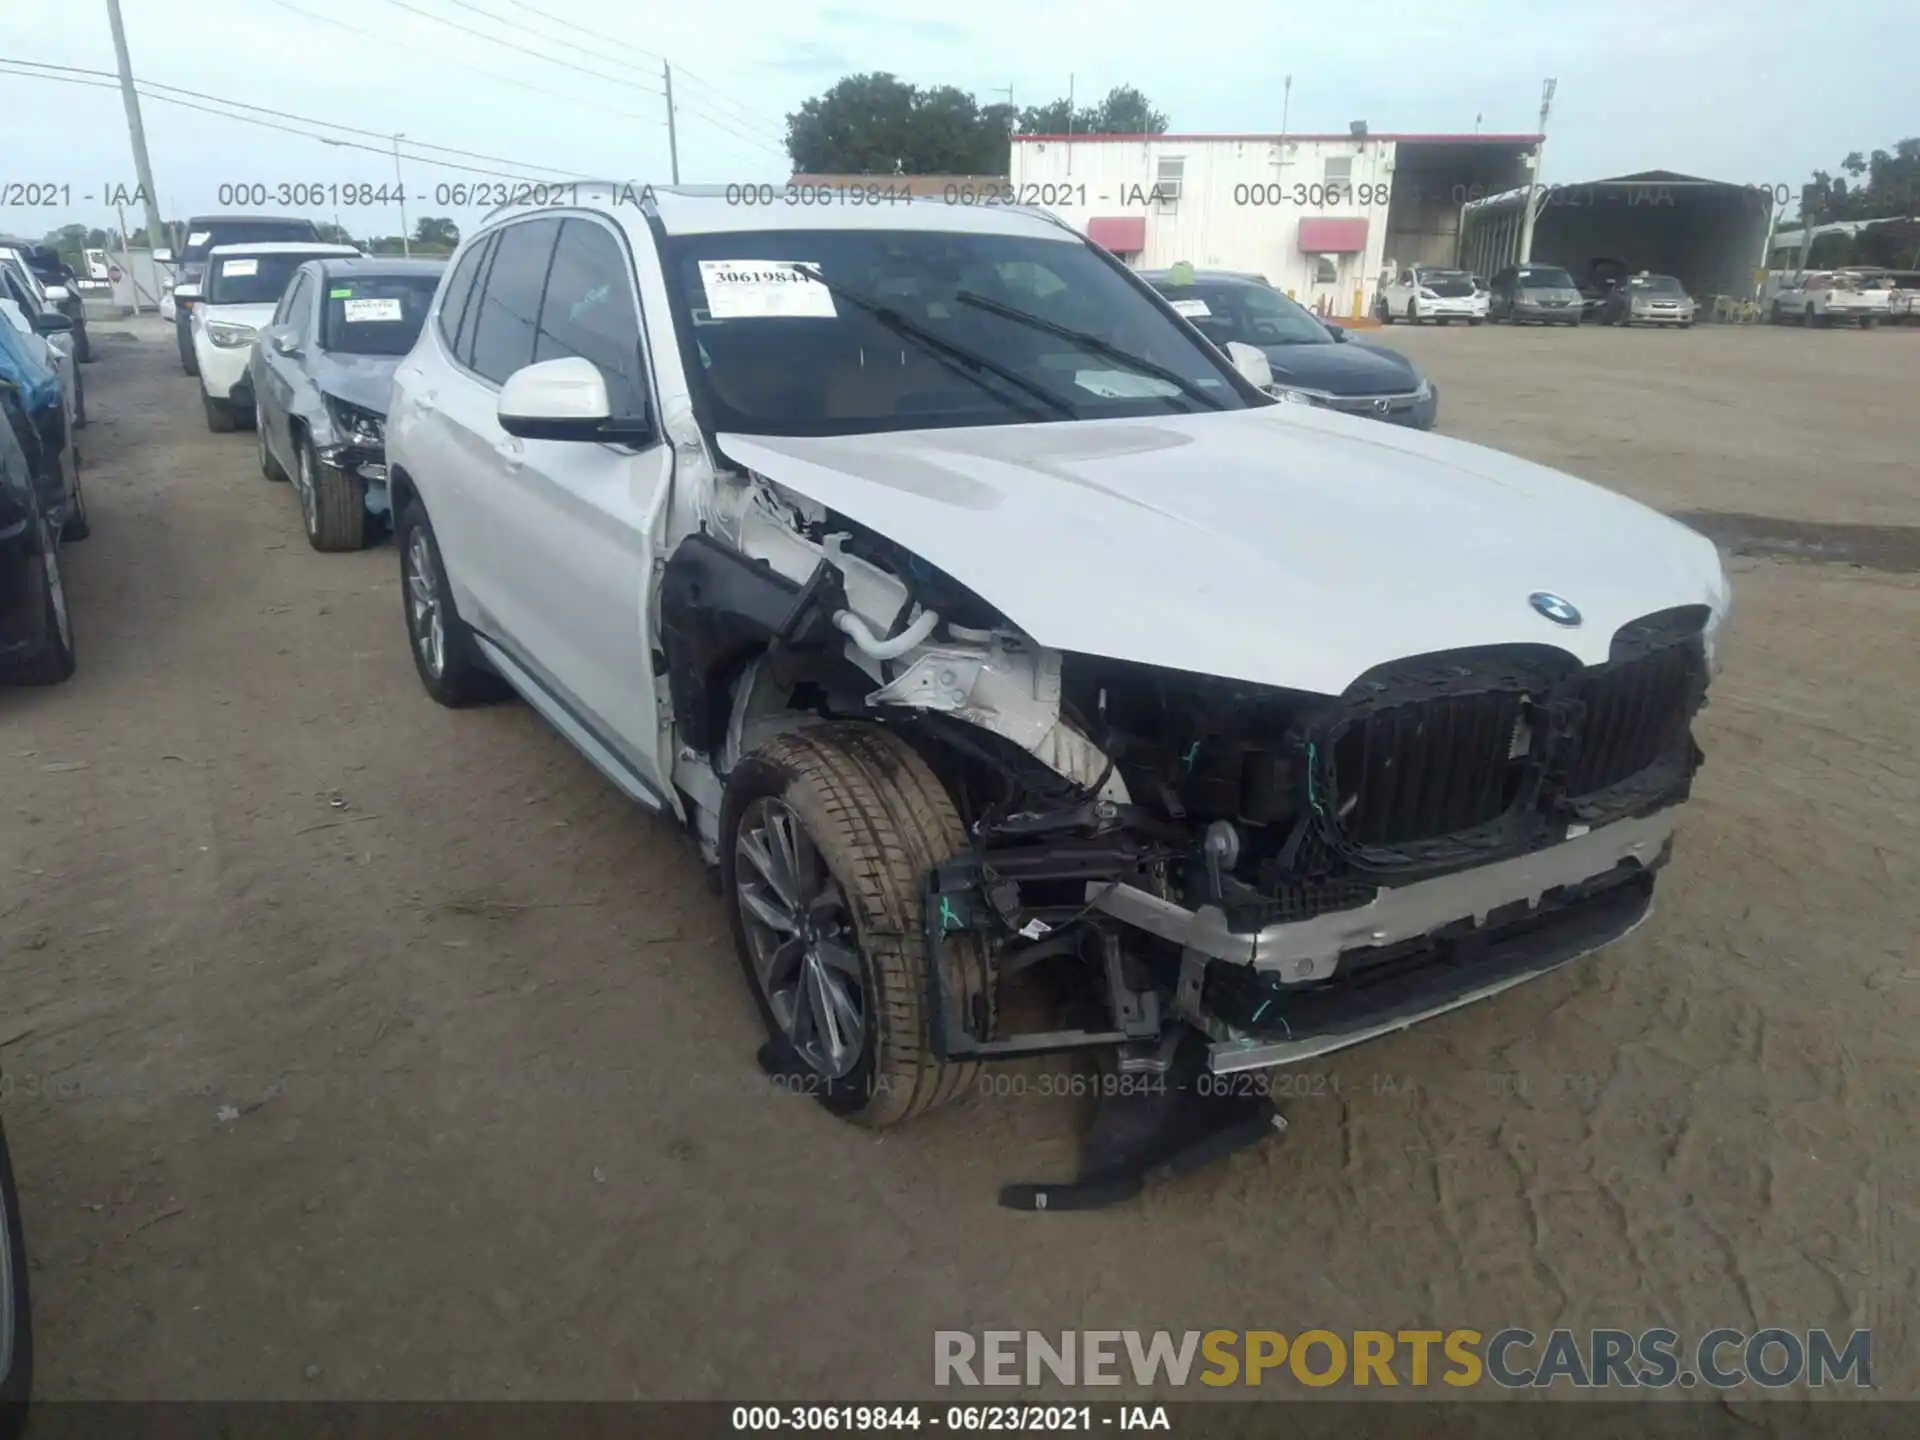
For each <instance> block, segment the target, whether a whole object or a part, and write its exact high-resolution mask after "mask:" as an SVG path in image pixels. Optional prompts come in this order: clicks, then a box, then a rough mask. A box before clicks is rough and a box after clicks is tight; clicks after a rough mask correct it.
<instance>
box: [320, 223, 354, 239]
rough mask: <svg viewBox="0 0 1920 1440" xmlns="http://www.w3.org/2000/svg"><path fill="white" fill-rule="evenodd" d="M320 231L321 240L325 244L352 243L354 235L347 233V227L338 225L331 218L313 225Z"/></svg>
mask: <svg viewBox="0 0 1920 1440" xmlns="http://www.w3.org/2000/svg"><path fill="white" fill-rule="evenodd" d="M313 228H314V229H315V230H318V231H319V232H320V241H321V243H322V244H324V245H351V244H353V237H352V236H351V235H349V234H347V227H346V226H344V225H336V224H334V223H333V222H332V221H331V220H322V221H321V222H320V223H319V224H317V225H315V226H314V227H313Z"/></svg>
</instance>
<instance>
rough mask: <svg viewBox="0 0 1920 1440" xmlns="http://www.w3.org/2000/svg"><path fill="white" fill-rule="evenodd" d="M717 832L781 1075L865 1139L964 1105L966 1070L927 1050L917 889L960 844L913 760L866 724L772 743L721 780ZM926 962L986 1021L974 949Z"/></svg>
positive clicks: (961, 937)
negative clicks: (958, 1102) (865, 1130)
mask: <svg viewBox="0 0 1920 1440" xmlns="http://www.w3.org/2000/svg"><path fill="white" fill-rule="evenodd" d="M720 836H721V858H720V864H721V880H722V885H723V889H724V890H725V893H726V895H727V897H728V900H729V902H730V903H729V905H728V910H729V918H730V920H731V923H732V928H733V938H734V946H735V948H736V950H737V951H738V953H739V956H740V963H741V965H742V967H743V968H744V969H745V971H746V975H747V982H748V984H749V986H750V987H751V988H752V991H753V996H754V1001H755V1003H756V1005H757V1006H758V1007H759V1010H760V1015H761V1019H762V1020H763V1021H764V1022H765V1024H766V1027H767V1032H768V1035H769V1037H770V1039H771V1042H772V1047H773V1051H774V1054H775V1056H776V1057H777V1058H778V1060H779V1062H780V1068H781V1070H782V1072H783V1073H789V1074H792V1075H793V1076H794V1077H795V1079H796V1081H797V1082H799V1083H801V1084H804V1085H805V1087H806V1088H807V1089H808V1090H809V1092H810V1093H812V1094H813V1095H814V1096H815V1098H817V1099H818V1100H819V1101H820V1102H821V1103H822V1104H823V1105H825V1106H826V1108H827V1109H828V1110H830V1111H832V1112H833V1113H834V1114H836V1115H840V1116H844V1117H845V1118H847V1119H851V1120H855V1121H858V1122H859V1123H860V1124H863V1125H869V1126H873V1127H875V1128H880V1127H884V1126H888V1125H893V1124H897V1123H899V1122H900V1121H903V1120H907V1119H909V1118H911V1117H912V1116H915V1115H918V1114H920V1113H921V1112H923V1111H925V1110H929V1109H932V1108H933V1107H934V1106H936V1105H941V1104H944V1103H946V1102H947V1101H949V1100H953V1099H956V1098H958V1097H959V1096H960V1095H962V1094H964V1093H965V1092H966V1090H967V1088H968V1087H969V1086H970V1085H971V1084H972V1083H973V1080H974V1077H975V1075H976V1073H977V1071H978V1065H977V1063H975V1062H968V1061H953V1060H941V1059H939V1058H938V1057H937V1056H936V1055H935V1054H934V1046H933V1023H932V1015H931V1013H930V1010H929V1006H928V1002H927V965H928V959H929V957H928V954H927V940H926V928H925V926H924V925H923V923H922V903H923V902H922V894H923V892H922V886H923V884H924V882H925V876H926V872H927V871H928V870H929V869H930V868H932V867H933V866H934V865H936V864H938V863H940V862H941V861H943V860H945V859H947V858H948V857H949V856H951V855H953V854H954V853H955V852H957V851H959V850H961V849H964V848H965V846H966V843H967V839H966V831H965V829H964V828H963V827H962V826H961V824H960V819H959V816H958V815H957V814H956V812H955V810H954V807H953V802H952V800H951V799H950V798H949V797H948V796H947V793H946V791H945V790H944V789H942V788H941V786H940V783H939V781H938V780H936V779H935V778H934V775H933V772H932V771H931V770H930V769H928V767H927V764H926V762H925V761H924V760H922V759H921V758H920V757H919V756H918V755H917V754H915V753H914V751H913V750H912V748H911V747H909V746H908V745H907V744H906V743H905V742H904V741H902V740H900V739H899V738H898V737H897V736H895V735H893V734H891V733H889V732H887V731H885V730H882V729H880V728H879V727H877V726H872V725H859V724H834V725H819V726H810V727H808V728H806V729H803V730H798V731H794V732H791V733H789V734H786V735H782V736H780V737H778V738H777V739H775V740H773V741H771V742H770V743H769V744H767V745H765V746H763V747H762V748H761V749H759V750H757V751H755V752H754V753H753V754H751V755H749V756H748V757H747V758H746V759H745V760H743V761H742V762H741V763H740V764H739V765H738V766H736V767H735V769H734V771H733V773H732V775H731V776H730V777H729V778H728V782H727V793H726V799H725V802H724V804H723V806H722V810H721V817H720ZM937 963H938V964H939V965H940V967H941V973H942V976H943V979H944V982H945V987H946V991H947V993H948V994H949V995H951V996H953V997H954V999H955V1002H956V1003H957V1004H958V1005H960V1006H961V1007H963V1009H964V1010H965V1012H966V1013H967V1014H968V1015H969V1016H970V1017H973V1018H974V1020H975V1021H976V1025H975V1028H979V1026H980V1022H984V1024H985V1025H988V1026H990V1025H991V1022H992V1009H993V998H994V987H993V974H992V961H991V957H990V955H989V952H988V951H987V949H986V947H985V946H983V945H982V944H981V943H980V941H979V940H978V939H977V938H975V937H974V936H971V935H966V934H958V935H949V936H947V937H946V938H945V939H943V940H942V941H941V942H940V954H939V956H938V957H937Z"/></svg>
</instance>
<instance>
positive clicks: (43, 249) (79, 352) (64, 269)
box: [0, 239, 93, 365]
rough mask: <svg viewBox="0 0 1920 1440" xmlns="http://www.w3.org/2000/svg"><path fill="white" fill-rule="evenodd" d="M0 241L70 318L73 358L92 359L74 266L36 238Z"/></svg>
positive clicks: (82, 298)
mask: <svg viewBox="0 0 1920 1440" xmlns="http://www.w3.org/2000/svg"><path fill="white" fill-rule="evenodd" d="M0 245H10V246H12V247H13V248H14V249H15V250H18V251H19V252H20V258H21V259H22V260H24V261H26V262H27V268H28V269H29V270H31V271H32V272H33V278H34V279H36V280H38V281H39V282H40V284H41V286H42V287H43V288H44V289H45V290H46V292H47V299H48V301H49V302H50V303H51V304H52V306H53V308H54V309H56V310H58V311H59V312H60V313H61V314H62V315H64V316H66V317H67V318H68V319H69V320H71V321H73V358H74V359H75V360H77V361H79V362H80V363H81V364H82V365H85V364H86V363H87V362H88V361H90V360H92V359H93V342H92V341H90V340H89V339H88V338H87V302H86V300H85V298H84V297H83V296H82V295H81V293H80V277H79V275H77V274H76V273H75V272H74V268H73V267H72V266H71V265H69V264H68V263H67V262H66V261H65V260H64V259H62V258H61V255H60V252H59V251H58V250H56V249H54V248H53V246H51V245H48V244H45V243H43V242H41V241H38V240H13V239H0Z"/></svg>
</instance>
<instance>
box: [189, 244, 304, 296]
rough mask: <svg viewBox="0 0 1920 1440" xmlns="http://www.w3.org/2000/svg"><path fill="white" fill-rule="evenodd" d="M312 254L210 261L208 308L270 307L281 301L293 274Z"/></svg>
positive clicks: (251, 256)
mask: <svg viewBox="0 0 1920 1440" xmlns="http://www.w3.org/2000/svg"><path fill="white" fill-rule="evenodd" d="M313 258H314V257H313V256H311V255H302V254H300V253H298V252H297V251H296V252H293V253H291V254H285V255H225V256H221V257H219V258H217V259H216V260H215V261H214V262H213V276H212V278H211V279H210V280H209V281H208V282H207V290H206V300H207V303H208V304H209V305H271V304H273V303H274V302H275V301H277V300H278V299H279V298H280V295H281V292H282V291H284V290H285V289H286V288H287V282H288V281H289V280H291V279H292V278H293V272H294V271H296V270H298V269H299V268H300V267H301V266H302V265H303V264H305V263H306V262H307V261H309V260H311V259H313Z"/></svg>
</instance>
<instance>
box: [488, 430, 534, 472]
mask: <svg viewBox="0 0 1920 1440" xmlns="http://www.w3.org/2000/svg"><path fill="white" fill-rule="evenodd" d="M493 453H494V454H495V455H497V456H499V457H500V463H501V464H502V465H504V466H506V467H507V468H508V469H509V470H518V469H519V468H520V465H521V462H523V461H524V460H525V459H526V458H527V453H526V447H525V446H523V445H522V444H521V443H520V437H519V436H517V435H503V436H502V437H501V438H500V439H498V440H496V441H494V442H493Z"/></svg>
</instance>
